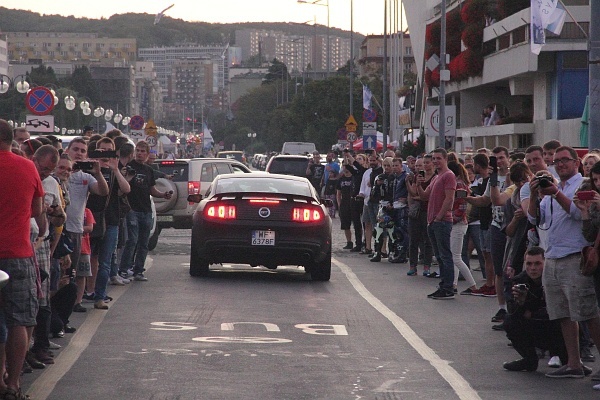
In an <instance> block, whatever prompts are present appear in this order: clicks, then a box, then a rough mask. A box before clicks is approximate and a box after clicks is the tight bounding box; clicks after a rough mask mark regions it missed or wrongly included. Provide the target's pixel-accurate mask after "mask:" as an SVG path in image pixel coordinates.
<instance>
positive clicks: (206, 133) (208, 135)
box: [202, 122, 215, 147]
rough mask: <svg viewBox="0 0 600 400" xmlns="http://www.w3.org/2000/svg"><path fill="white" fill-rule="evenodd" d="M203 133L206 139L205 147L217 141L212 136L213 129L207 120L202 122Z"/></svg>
mask: <svg viewBox="0 0 600 400" xmlns="http://www.w3.org/2000/svg"><path fill="white" fill-rule="evenodd" d="M202 133H203V139H204V147H211V146H212V145H213V143H214V142H215V141H214V139H213V137H212V131H211V130H210V129H208V126H207V125H206V122H203V123H202Z"/></svg>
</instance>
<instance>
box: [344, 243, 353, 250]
mask: <svg viewBox="0 0 600 400" xmlns="http://www.w3.org/2000/svg"><path fill="white" fill-rule="evenodd" d="M353 248H354V245H353V244H352V242H348V243H346V245H345V246H344V247H342V249H344V250H352V249H353Z"/></svg>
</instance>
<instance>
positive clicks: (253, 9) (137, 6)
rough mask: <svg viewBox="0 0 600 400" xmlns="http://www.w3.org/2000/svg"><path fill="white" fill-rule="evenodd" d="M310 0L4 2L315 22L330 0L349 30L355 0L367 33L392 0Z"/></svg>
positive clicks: (377, 30)
mask: <svg viewBox="0 0 600 400" xmlns="http://www.w3.org/2000/svg"><path fill="white" fill-rule="evenodd" d="M306 1H308V2H314V1H319V4H324V6H317V5H310V4H300V3H298V2H297V1H296V0H217V1H214V0H158V1H156V0H153V1H148V0H128V1H123V0H102V1H95V0H91V1H77V2H75V1H70V0H69V1H67V0H55V1H42V0H3V1H2V3H1V5H2V6H3V7H6V8H11V9H20V10H29V11H33V12H37V13H40V14H59V15H64V16H69V15H73V16H75V17H86V18H96V19H98V18H101V17H105V18H108V17H110V16H111V15H114V14H123V13H128V12H135V13H148V14H152V15H155V14H157V13H158V12H160V11H161V10H163V9H164V8H166V7H168V6H169V5H171V4H175V5H174V7H173V8H171V9H170V10H168V11H167V12H166V13H165V15H167V16H170V17H173V18H180V19H183V20H185V21H190V22H192V21H202V22H212V23H231V22H295V23H309V24H312V23H313V22H314V20H315V18H316V22H317V24H320V25H323V26H327V7H326V6H325V5H326V4H327V2H329V24H330V26H331V27H336V28H340V29H344V30H348V31H349V30H350V2H351V1H353V2H354V31H355V32H359V33H362V34H363V35H369V34H376V35H380V34H383V26H384V23H383V22H384V4H385V2H386V1H387V0H306ZM393 1H397V0H393ZM393 1H392V2H393ZM388 25H389V24H388ZM0 28H1V27H0ZM405 29H406V25H405ZM388 30H389V27H388Z"/></svg>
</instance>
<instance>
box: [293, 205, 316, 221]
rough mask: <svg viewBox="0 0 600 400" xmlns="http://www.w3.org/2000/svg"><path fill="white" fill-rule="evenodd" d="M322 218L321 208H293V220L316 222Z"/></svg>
mask: <svg viewBox="0 0 600 400" xmlns="http://www.w3.org/2000/svg"><path fill="white" fill-rule="evenodd" d="M322 219H323V215H322V213H321V210H318V209H316V208H294V209H293V211H292V221H294V222H317V221H320V220H322Z"/></svg>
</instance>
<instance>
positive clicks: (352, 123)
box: [344, 115, 358, 132]
mask: <svg viewBox="0 0 600 400" xmlns="http://www.w3.org/2000/svg"><path fill="white" fill-rule="evenodd" d="M344 125H345V126H346V130H347V131H348V132H356V127H357V126H358V124H357V123H356V120H355V119H354V116H353V115H350V116H349V117H348V119H347V120H346V123H345V124H344Z"/></svg>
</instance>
